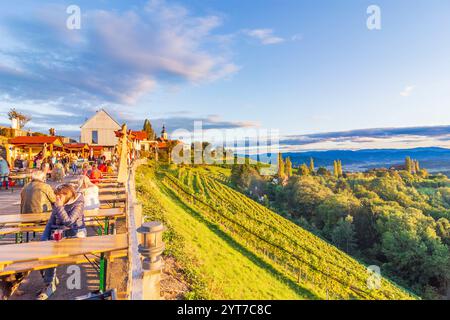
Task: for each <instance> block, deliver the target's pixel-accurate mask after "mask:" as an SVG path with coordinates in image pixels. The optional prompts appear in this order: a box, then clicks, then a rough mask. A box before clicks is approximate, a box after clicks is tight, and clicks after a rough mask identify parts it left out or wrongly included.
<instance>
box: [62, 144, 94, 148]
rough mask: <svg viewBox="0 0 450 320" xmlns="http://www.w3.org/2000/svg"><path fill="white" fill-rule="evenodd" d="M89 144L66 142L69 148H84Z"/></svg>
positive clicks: (65, 145)
mask: <svg viewBox="0 0 450 320" xmlns="http://www.w3.org/2000/svg"><path fill="white" fill-rule="evenodd" d="M87 146H88V145H87V144H86V143H66V144H64V147H65V148H69V149H84V148H86V147H87Z"/></svg>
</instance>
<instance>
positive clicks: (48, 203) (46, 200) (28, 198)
mask: <svg viewBox="0 0 450 320" xmlns="http://www.w3.org/2000/svg"><path fill="white" fill-rule="evenodd" d="M45 180H46V176H45V173H44V172H43V171H40V170H38V171H34V172H32V173H31V182H30V183H28V184H27V185H25V187H23V189H22V191H21V193H20V213H41V212H49V211H52V205H53V204H54V203H55V201H56V196H55V193H54V192H53V189H52V187H50V185H48V184H46V183H45Z"/></svg>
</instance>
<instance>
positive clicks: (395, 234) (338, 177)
mask: <svg viewBox="0 0 450 320" xmlns="http://www.w3.org/2000/svg"><path fill="white" fill-rule="evenodd" d="M261 166H262V165H261V164H256V165H254V164H249V163H247V164H245V165H234V166H233V168H232V173H231V179H230V180H231V184H232V186H233V187H234V188H236V189H237V190H239V191H240V192H243V193H245V194H246V195H247V196H249V197H251V198H253V199H254V200H256V201H258V202H259V203H261V204H263V205H265V206H266V207H268V208H270V209H272V210H273V211H276V212H278V213H279V214H281V215H282V216H284V217H286V218H288V219H290V220H291V221H293V222H294V223H296V224H298V225H300V226H302V227H303V228H305V229H307V230H309V231H311V232H313V233H314V234H316V235H317V236H320V237H321V238H323V239H325V240H326V241H328V242H330V243H332V244H334V245H335V246H337V247H338V248H340V249H341V250H343V251H345V252H346V253H348V254H349V255H351V256H353V257H355V258H357V259H358V260H360V261H363V262H364V263H366V264H370V265H376V266H379V267H380V270H381V273H382V274H383V275H385V276H388V277H389V278H391V279H393V280H394V281H395V282H397V283H398V284H400V285H402V286H404V287H406V288H408V289H409V290H411V291H412V292H414V293H416V294H417V295H419V296H421V297H423V298H425V299H445V298H447V299H448V296H449V282H450V250H449V248H450V222H449V220H450V180H449V179H448V178H447V177H446V176H445V175H442V174H435V175H431V174H429V173H428V172H427V170H425V169H423V168H421V167H420V164H419V162H418V161H416V160H413V159H411V158H409V157H407V158H406V159H405V164H404V165H402V166H398V167H396V168H390V169H386V168H379V169H372V170H368V171H365V172H346V171H345V170H344V169H345V168H343V164H342V162H341V161H339V160H336V161H335V162H334V168H333V170H331V171H330V170H328V169H327V168H324V167H320V168H315V165H314V159H311V160H310V161H309V163H305V164H302V165H300V166H298V167H293V165H292V162H291V160H290V159H289V158H284V157H283V156H282V155H281V154H280V155H279V160H278V174H277V176H271V177H267V176H261V175H260V174H259V170H258V169H260V167H261Z"/></svg>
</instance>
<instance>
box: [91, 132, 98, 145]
mask: <svg viewBox="0 0 450 320" xmlns="http://www.w3.org/2000/svg"><path fill="white" fill-rule="evenodd" d="M92 144H98V131H92Z"/></svg>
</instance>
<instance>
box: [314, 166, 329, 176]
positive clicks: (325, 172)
mask: <svg viewBox="0 0 450 320" xmlns="http://www.w3.org/2000/svg"><path fill="white" fill-rule="evenodd" d="M317 174H318V175H319V176H323V177H329V176H331V172H330V171H328V170H327V168H325V167H320V168H319V169H317Z"/></svg>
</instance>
